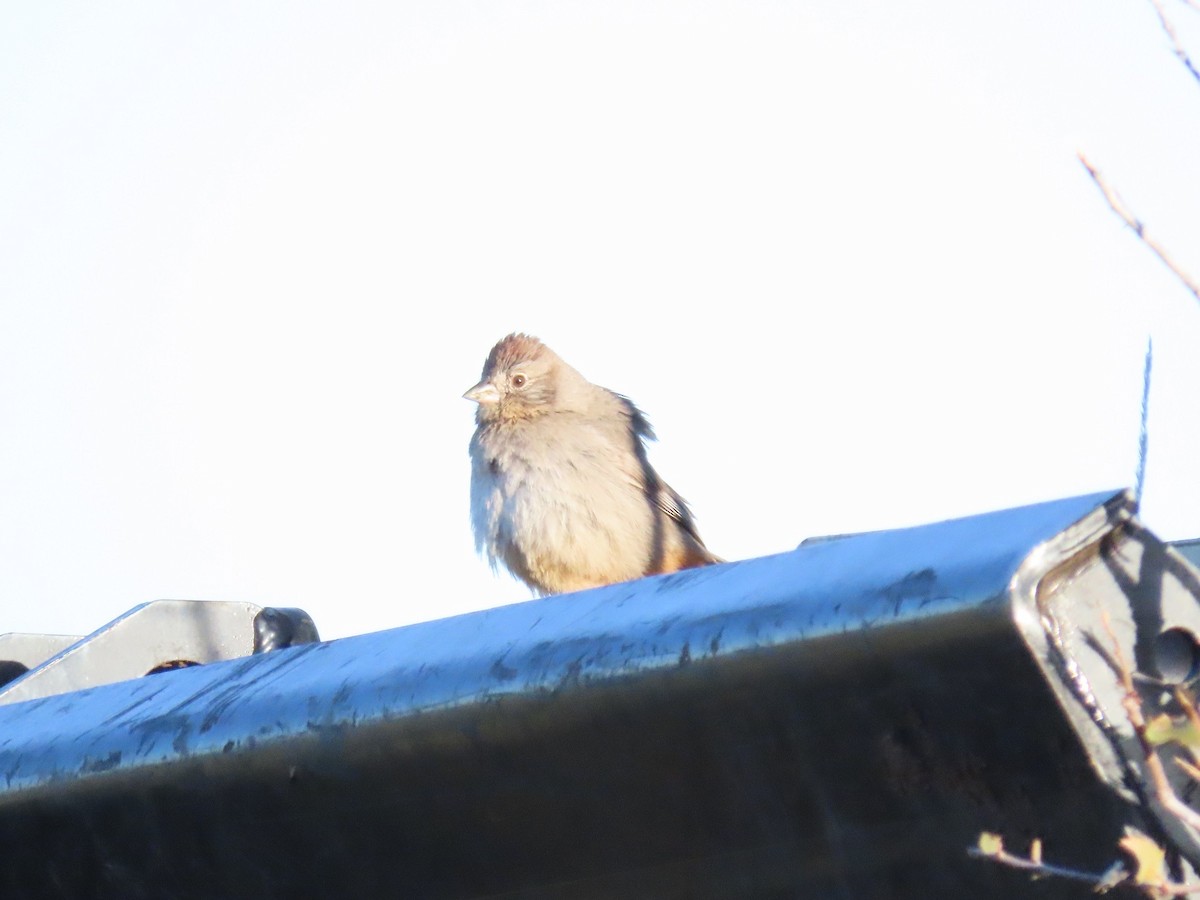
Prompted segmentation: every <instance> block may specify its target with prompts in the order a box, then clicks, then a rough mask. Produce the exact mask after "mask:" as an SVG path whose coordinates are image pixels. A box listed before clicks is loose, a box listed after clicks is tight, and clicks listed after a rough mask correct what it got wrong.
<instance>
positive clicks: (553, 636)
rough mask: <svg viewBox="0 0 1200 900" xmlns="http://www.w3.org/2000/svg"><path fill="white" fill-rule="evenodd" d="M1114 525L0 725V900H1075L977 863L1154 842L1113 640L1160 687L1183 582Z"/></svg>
mask: <svg viewBox="0 0 1200 900" xmlns="http://www.w3.org/2000/svg"><path fill="white" fill-rule="evenodd" d="M1131 508H1132V504H1131V501H1130V499H1129V497H1128V495H1126V494H1124V493H1120V494H1115V495H1114V494H1111V493H1109V494H1097V495H1093V496H1088V497H1080V498H1074V499H1069V500H1062V501H1056V502H1053V503H1045V504H1040V505H1037V506H1031V507H1024V508H1021V509H1014V510H1007V511H1003V512H996V513H990V514H987V515H982V516H976V517H972V518H969V519H962V520H957V521H953V522H944V523H940V524H936V525H929V526H924V527H921V528H913V529H906V530H901V531H890V532H879V533H874V534H864V535H859V536H851V537H845V538H841V539H837V540H829V541H821V542H815V543H812V544H807V545H805V546H802V547H801V548H799V549H797V550H796V551H793V552H791V553H785V554H780V555H778V556H774V557H768V558H764V559H756V560H748V561H745V562H738V563H730V564H726V565H721V566H712V567H707V568H703V569H695V570H690V571H685V572H680V573H676V574H673V575H667V576H659V577H655V578H649V579H644V580H641V581H638V582H632V583H629V584H621V585H612V586H609V587H605V588H600V589H596V590H592V591H587V592H583V593H580V594H575V595H567V596H559V597H550V598H545V599H541V600H533V601H530V602H527V603H520V604H515V605H512V606H507V607H502V608H498V609H493V610H488V611H485V612H480V613H473V614H470V615H466V616H459V617H456V618H451V619H445V620H441V621H436V622H428V623H423V624H420V625H413V626H409V627H406V628H399V629H395V630H392V631H385V632H380V633H377V634H368V635H362V636H358V637H353V638H345V639H342V640H337V641H331V642H327V643H314V644H308V645H305V646H299V647H294V648H291V649H283V650H278V651H276V652H273V653H269V654H263V655H259V656H251V657H247V658H244V659H237V660H232V661H228V662H218V663H213V664H211V665H205V666H198V667H192V668H185V669H180V670H178V671H170V672H165V673H162V674H160V675H156V676H154V677H153V678H144V679H139V680H136V681H128V682H123V683H119V684H112V685H108V686H104V687H98V688H93V689H89V690H85V691H77V692H73V693H67V694H61V695H58V696H51V697H45V698H43V699H36V700H30V701H28V702H24V703H15V704H12V705H9V706H4V707H0V776H3V778H2V780H0V842H2V843H0V896H3V897H5V898H8V897H113V898H122V900H128V898H140V897H146V898H151V897H153V898H158V897H167V896H170V897H179V898H209V897H211V898H235V897H247V898H249V897H253V898H272V897H289V898H290V897H334V896H351V897H384V896H387V897H414V898H415V897H419V898H516V897H528V898H592V897H596V898H601V897H604V898H608V897H614V898H617V897H619V898H643V897H644V898H709V897H711V898H755V897H763V898H784V897H787V898H796V897H815V898H856V900H857V898H873V897H881V898H882V897H889V898H890V897H895V898H906V897H912V898H929V897H971V898H1005V900H1008V898H1011V897H1014V896H1021V897H1084V896H1091V894H1090V893H1089V892H1088V890H1087V888H1086V887H1082V888H1081V887H1079V886H1075V885H1072V884H1069V883H1061V882H1059V883H1056V882H1052V881H1041V882H1030V881H1029V879H1028V878H1027V877H1026V876H1024V875H1022V874H1020V873H1016V872H1011V871H1007V870H1003V869H1000V868H998V867H996V866H994V865H991V864H989V863H987V862H983V861H979V860H975V859H970V858H968V857H967V855H966V853H965V848H966V847H967V846H969V845H971V844H973V843H974V841H975V839H976V837H977V835H978V833H979V832H980V831H981V830H984V829H986V830H991V831H999V832H1002V833H1003V834H1004V836H1005V837H1006V839H1007V840H1008V841H1009V843H1010V845H1011V846H1020V845H1021V842H1022V841H1025V840H1028V839H1029V838H1031V837H1033V836H1035V835H1036V836H1041V837H1042V838H1044V839H1045V841H1046V847H1047V854H1048V855H1052V856H1053V857H1054V860H1055V861H1056V862H1058V863H1061V864H1063V865H1071V866H1077V867H1080V868H1089V869H1094V870H1100V869H1103V868H1105V867H1106V866H1107V864H1108V863H1109V862H1110V861H1111V860H1112V858H1113V856H1114V852H1115V851H1114V847H1115V844H1116V841H1117V839H1118V838H1119V836H1120V834H1121V828H1122V826H1123V825H1124V824H1125V823H1126V822H1134V823H1135V824H1138V825H1139V827H1141V828H1143V830H1146V831H1149V832H1150V833H1152V834H1154V833H1158V830H1159V826H1158V824H1157V822H1156V821H1155V820H1154V819H1151V820H1149V821H1147V820H1146V819H1144V818H1138V814H1137V809H1136V807H1135V805H1134V803H1133V801H1135V800H1136V799H1137V798H1138V797H1139V796H1140V794H1141V793H1142V788H1141V773H1140V770H1139V766H1138V763H1137V759H1138V754H1137V751H1136V746H1135V744H1134V742H1133V738H1132V734H1131V733H1130V729H1129V726H1128V724H1127V723H1126V722H1125V720H1124V718H1123V717H1122V715H1121V710H1120V705H1119V704H1120V693H1119V691H1118V689H1117V686H1116V682H1115V679H1114V677H1113V674H1112V671H1111V668H1110V666H1109V664H1108V662H1107V661H1106V660H1105V656H1104V653H1103V652H1099V651H1098V650H1097V646H1099V647H1100V648H1101V649H1102V648H1103V645H1104V643H1105V642H1107V641H1108V640H1109V639H1108V637H1107V635H1106V634H1105V633H1104V631H1103V629H1102V628H1101V626H1100V616H1101V613H1102V612H1106V613H1107V615H1108V617H1109V618H1110V620H1111V622H1112V628H1113V630H1114V632H1115V634H1116V636H1117V638H1118V640H1119V641H1120V642H1121V643H1122V645H1123V647H1124V651H1125V653H1126V654H1127V655H1128V656H1129V658H1136V659H1137V660H1138V663H1139V665H1140V666H1142V667H1143V668H1145V669H1146V670H1147V671H1150V672H1156V671H1158V670H1159V669H1160V668H1161V669H1164V670H1165V674H1167V675H1169V676H1173V677H1179V676H1180V675H1181V673H1183V672H1189V673H1190V672H1192V670H1193V669H1194V668H1195V666H1196V662H1197V658H1200V657H1198V656H1197V654H1196V653H1195V647H1196V646H1197V644H1196V639H1195V636H1196V635H1197V634H1200V607H1198V606H1197V597H1200V581H1198V580H1197V576H1196V572H1195V570H1194V569H1192V568H1191V567H1190V566H1189V565H1188V564H1187V563H1186V562H1185V561H1184V560H1183V558H1182V557H1181V556H1179V555H1178V554H1177V553H1176V552H1175V551H1174V550H1172V549H1171V548H1169V547H1167V546H1166V545H1164V544H1163V543H1162V542H1160V541H1158V540H1157V539H1156V538H1154V537H1153V535H1151V534H1149V533H1148V532H1146V531H1145V530H1144V529H1143V528H1142V527H1141V526H1140V525H1139V524H1138V523H1137V522H1136V520H1134V519H1133V518H1132V514H1131ZM1164 633H1170V634H1172V635H1174V637H1161V636H1162V635H1163V634H1164ZM1089 636H1091V639H1090V640H1089ZM1189 642H1190V643H1189ZM1189 654H1191V655H1189ZM1177 837H1179V836H1177ZM1182 839H1183V840H1191V839H1192V836H1190V835H1183V836H1182Z"/></svg>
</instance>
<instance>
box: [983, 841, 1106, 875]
mask: <svg viewBox="0 0 1200 900" xmlns="http://www.w3.org/2000/svg"><path fill="white" fill-rule="evenodd" d="M967 855H968V856H974V857H977V858H979V859H991V860H995V861H996V862H998V863H1000V864H1001V865H1003V866H1008V867H1009V868H1012V869H1021V870H1022V871H1024V872H1030V873H1031V874H1033V875H1047V876H1051V877H1054V878H1067V879H1069V880H1071V881H1085V882H1087V883H1088V884H1100V883H1102V882H1103V881H1104V880H1105V873H1099V874H1097V873H1095V872H1084V871H1083V870H1082V869H1068V868H1066V867H1065V866H1052V865H1050V864H1049V863H1044V862H1042V861H1041V860H1039V859H1029V858H1027V857H1024V856H1017V854H1015V853H1009V852H1008V851H1007V850H999V851H997V852H996V853H985V852H984V851H983V850H980V849H979V848H978V847H970V848H968V849H967Z"/></svg>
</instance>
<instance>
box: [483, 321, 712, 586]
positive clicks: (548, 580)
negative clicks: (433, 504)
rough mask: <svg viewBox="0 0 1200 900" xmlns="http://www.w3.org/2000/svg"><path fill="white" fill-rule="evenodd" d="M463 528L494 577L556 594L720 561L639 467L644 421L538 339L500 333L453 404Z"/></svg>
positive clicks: (647, 435)
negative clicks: (465, 418)
mask: <svg viewBox="0 0 1200 900" xmlns="http://www.w3.org/2000/svg"><path fill="white" fill-rule="evenodd" d="M463 396H464V397H466V398H467V399H468V400H474V401H475V402H476V403H477V404H479V405H478V408H477V410H476V413H475V421H476V423H477V425H478V427H477V428H476V429H475V434H474V436H473V437H472V438H471V524H472V526H473V527H474V530H475V545H476V549H478V550H481V551H482V550H486V551H487V556H488V560H489V561H490V562H491V564H492V568H496V567H497V566H498V564H499V563H503V564H504V565H505V566H506V567H507V568H508V570H509V571H510V572H512V573H513V574H514V575H515V576H516V577H517V578H520V579H521V580H522V581H524V582H525V583H526V584H528V585H529V586H530V587H532V588H533V589H534V590H535V591H537V592H538V593H539V594H557V593H561V592H564V591H577V590H582V589H584V588H589V587H595V586H597V585H601V584H610V583H612V582H615V581H628V580H630V579H633V578H640V577H642V576H643V575H653V574H656V573H660V572H674V571H677V570H679V569H686V568H690V567H692V566H703V565H708V564H709V563H715V562H721V560H720V558H719V557H716V556H714V555H713V554H711V553H709V552H708V550H707V549H706V548H705V546H704V542H703V541H702V540H700V535H699V534H697V533H696V524H695V522H694V521H693V520H692V514H691V512H690V511H689V510H688V507H687V504H686V503H685V502H684V500H683V498H682V497H680V496H679V495H678V494H677V493H675V491H673V490H672V489H671V487H670V486H669V485H667V483H666V482H664V481H663V480H662V479H661V478H659V476H658V473H657V472H655V471H654V468H653V467H652V466H651V465H650V463H649V461H648V460H647V459H646V447H645V441H646V440H647V439H649V440H653V439H654V432H653V430H651V428H650V423H649V422H647V421H646V418H645V416H643V415H642V413H641V411H640V410H639V409H638V408H637V407H636V406H634V405H633V403H632V402H630V401H629V400H628V399H626V398H625V397H622V396H621V395H620V394H615V393H613V392H612V391H610V390H607V389H605V388H602V387H599V386H598V385H594V384H592V383H591V382H590V381H588V380H587V379H586V378H584V377H583V376H582V375H580V374H579V373H578V372H577V371H575V370H574V369H572V368H571V367H570V366H569V365H567V364H566V363H565V362H563V361H562V360H561V359H560V358H559V357H558V356H557V355H556V354H555V353H554V351H553V350H551V349H550V348H549V347H547V346H546V345H545V344H543V343H542V342H541V341H539V340H538V339H537V338H534V337H530V336H529V335H525V334H510V335H509V336H508V337H506V338H504V339H503V340H501V341H500V342H499V343H498V344H496V346H495V347H493V348H492V352H491V353H489V354H488V358H487V362H485V363H484V366H483V377H482V379H481V380H480V382H479V384H477V385H475V386H474V387H473V388H471V389H470V390H469V391H467V392H466V394H464V395H463Z"/></svg>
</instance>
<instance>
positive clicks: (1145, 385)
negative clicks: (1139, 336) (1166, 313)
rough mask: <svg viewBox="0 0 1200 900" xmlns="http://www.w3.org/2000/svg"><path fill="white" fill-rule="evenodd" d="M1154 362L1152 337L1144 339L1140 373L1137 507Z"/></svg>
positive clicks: (1143, 472) (1143, 482) (1147, 437)
mask: <svg viewBox="0 0 1200 900" xmlns="http://www.w3.org/2000/svg"><path fill="white" fill-rule="evenodd" d="M1153 364H1154V339H1153V338H1148V339H1147V340H1146V369H1145V371H1144V372H1143V374H1142V424H1141V427H1140V428H1139V429H1138V465H1137V480H1136V482H1135V484H1134V489H1133V496H1134V502H1135V503H1137V505H1138V509H1141V506H1142V488H1144V487H1145V485H1146V451H1147V449H1148V447H1149V442H1150V432H1149V429H1148V428H1147V427H1146V425H1147V420H1148V419H1149V418H1150V368H1151V366H1152V365H1153Z"/></svg>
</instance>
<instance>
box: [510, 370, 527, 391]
mask: <svg viewBox="0 0 1200 900" xmlns="http://www.w3.org/2000/svg"><path fill="white" fill-rule="evenodd" d="M512 386H513V387H516V388H520V387H525V376H524V375H522V374H521V373H520V372H518V373H517V374H516V375H514V376H513V377H512Z"/></svg>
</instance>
